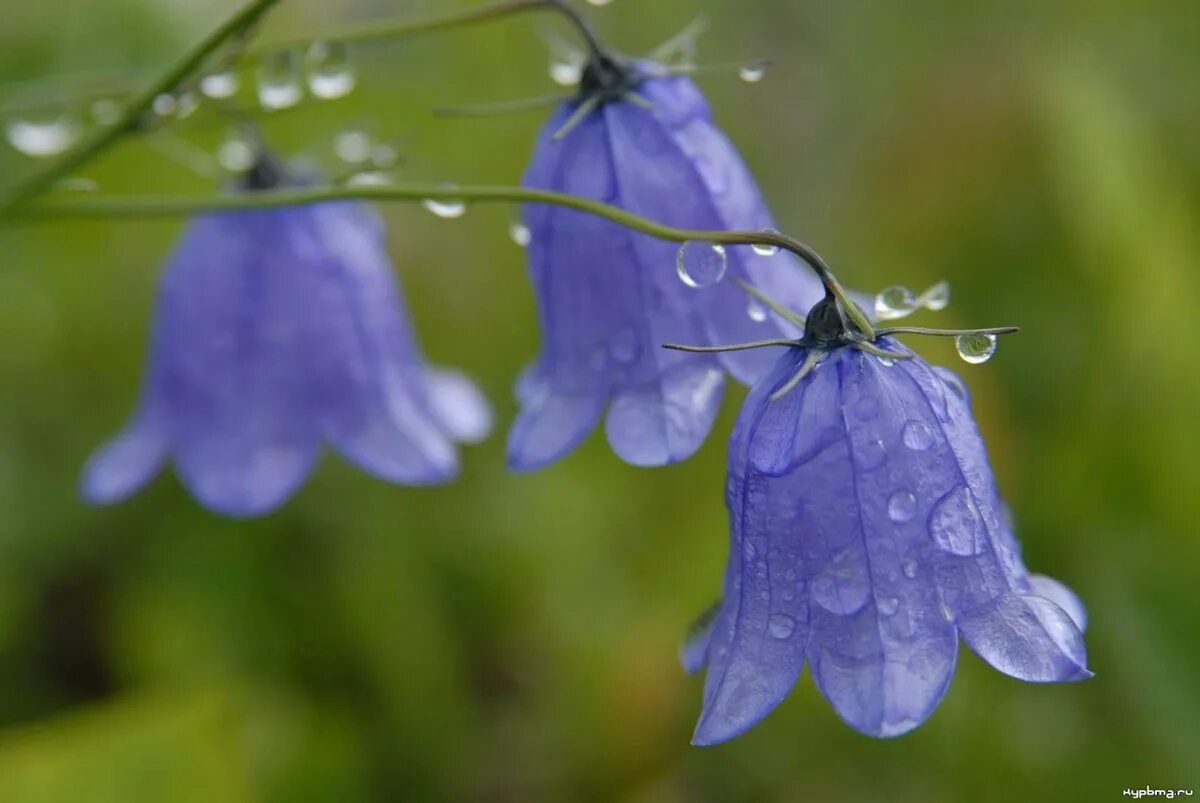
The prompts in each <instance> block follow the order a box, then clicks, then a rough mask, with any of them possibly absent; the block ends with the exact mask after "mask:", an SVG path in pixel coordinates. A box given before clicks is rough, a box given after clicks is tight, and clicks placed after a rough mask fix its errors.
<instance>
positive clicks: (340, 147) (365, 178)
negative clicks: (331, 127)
mask: <svg viewBox="0 0 1200 803" xmlns="http://www.w3.org/2000/svg"><path fill="white" fill-rule="evenodd" d="M333 153H334V155H335V156H336V157H337V159H338V161H339V162H341V163H342V164H343V165H345V166H346V167H348V168H349V169H350V174H349V177H347V178H346V179H345V182H346V183H347V184H349V185H350V186H352V187H382V186H386V185H388V184H390V183H391V180H392V179H391V175H390V173H389V171H391V170H392V169H393V168H394V167H395V166H396V163H397V162H398V161H399V158H400V155H399V153H398V152H397V151H396V148H395V147H394V146H393V145H391V144H390V143H387V142H377V141H376V140H375V139H374V138H373V137H372V136H371V135H370V134H369V133H367V132H366V131H364V130H362V129H361V128H345V129H342V130H341V131H338V132H337V133H336V134H334V136H333Z"/></svg>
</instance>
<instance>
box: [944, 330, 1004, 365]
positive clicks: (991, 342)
mask: <svg viewBox="0 0 1200 803" xmlns="http://www.w3.org/2000/svg"><path fill="white" fill-rule="evenodd" d="M954 347H955V348H957V349H958V356H959V357H962V359H963V361H964V362H969V363H971V364H972V365H979V364H980V363H984V362H987V361H988V360H990V359H991V358H992V355H993V354H995V353H996V336H995V335H987V334H970V335H959V336H958V337H956V338H954Z"/></svg>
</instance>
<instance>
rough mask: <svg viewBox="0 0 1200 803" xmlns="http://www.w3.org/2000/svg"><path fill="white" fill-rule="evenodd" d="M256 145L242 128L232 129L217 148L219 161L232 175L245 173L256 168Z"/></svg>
mask: <svg viewBox="0 0 1200 803" xmlns="http://www.w3.org/2000/svg"><path fill="white" fill-rule="evenodd" d="M254 156H255V148H254V143H253V142H251V141H250V139H249V138H248V137H247V136H246V134H245V132H243V131H242V130H241V129H240V128H231V129H229V131H228V133H227V134H226V135H225V140H224V141H223V142H222V143H221V145H220V147H218V148H217V161H218V162H220V164H221V167H223V168H225V169H226V170H228V171H229V172H230V173H244V172H246V171H247V170H249V169H250V168H251V167H253V166H254Z"/></svg>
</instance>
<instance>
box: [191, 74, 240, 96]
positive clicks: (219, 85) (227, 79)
mask: <svg viewBox="0 0 1200 803" xmlns="http://www.w3.org/2000/svg"><path fill="white" fill-rule="evenodd" d="M239 88H240V82H239V80H238V76H237V73H236V72H234V71H233V70H221V71H219V72H214V73H209V74H208V75H206V76H204V77H203V78H201V79H200V94H202V95H204V97H206V98H211V99H213V100H228V99H229V98H231V97H233V96H234V95H236V94H237V92H238V89H239Z"/></svg>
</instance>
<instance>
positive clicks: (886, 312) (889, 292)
mask: <svg viewBox="0 0 1200 803" xmlns="http://www.w3.org/2000/svg"><path fill="white" fill-rule="evenodd" d="M949 304H950V284H949V283H948V282H938V283H937V284H935V285H934V286H933V287H930V288H929V289H928V290H926V291H925V292H924V293H921V295H919V296H918V295H917V294H916V293H914V292H913V291H912V290H910V289H909V288H907V287H905V286H904V285H902V284H896V285H892V286H891V287H888V288H885V289H884V290H882V291H881V292H880V293H879V294H878V295H877V296H875V319H876V320H879V321H895V320H899V319H900V318H907V317H908V316H909V315H912V314H913V313H914V312H917V311H918V310H922V309H927V310H929V311H931V312H940V311H941V310H944V309H945V308H946V307H947V306H949Z"/></svg>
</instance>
